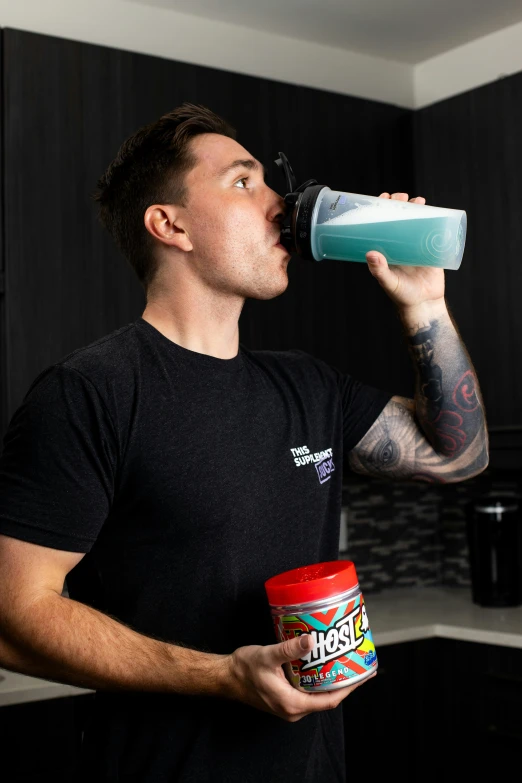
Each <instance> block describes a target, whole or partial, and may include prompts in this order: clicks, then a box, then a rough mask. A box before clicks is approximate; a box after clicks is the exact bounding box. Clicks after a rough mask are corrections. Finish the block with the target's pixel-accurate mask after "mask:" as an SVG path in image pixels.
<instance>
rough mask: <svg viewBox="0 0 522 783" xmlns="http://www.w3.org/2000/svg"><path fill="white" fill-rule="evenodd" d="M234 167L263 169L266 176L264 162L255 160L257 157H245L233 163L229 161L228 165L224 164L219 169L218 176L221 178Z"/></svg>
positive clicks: (254, 169)
mask: <svg viewBox="0 0 522 783" xmlns="http://www.w3.org/2000/svg"><path fill="white" fill-rule="evenodd" d="M234 169H250V171H259V170H261V171H262V172H263V177H266V169H265V167H264V166H263V164H262V163H260V162H259V161H258V160H255V158H244V159H241V160H235V161H233V162H232V163H228V164H227V165H226V166H223V168H222V169H220V170H219V171H218V173H217V178H218V179H221V178H222V177H224V176H225V175H226V174H228V173H229V172H230V171H233V170H234Z"/></svg>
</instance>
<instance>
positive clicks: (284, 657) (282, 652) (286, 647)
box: [273, 633, 314, 665]
mask: <svg viewBox="0 0 522 783" xmlns="http://www.w3.org/2000/svg"><path fill="white" fill-rule="evenodd" d="M313 646H314V640H313V637H312V636H311V634H309V633H302V634H301V635H300V636H295V637H294V638H293V639H285V641H284V642H280V643H279V644H274V645H273V649H274V652H275V657H277V661H275V663H277V665H281V664H282V663H286V662H287V661H296V660H297V659H298V658H304V657H305V656H306V655H308V653H309V652H310V650H311V649H312V647H313Z"/></svg>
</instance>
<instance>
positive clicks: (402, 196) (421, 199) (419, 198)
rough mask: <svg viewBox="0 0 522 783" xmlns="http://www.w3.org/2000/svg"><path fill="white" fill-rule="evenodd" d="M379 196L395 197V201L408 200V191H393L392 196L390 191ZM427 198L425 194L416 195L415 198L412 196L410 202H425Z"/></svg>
mask: <svg viewBox="0 0 522 783" xmlns="http://www.w3.org/2000/svg"><path fill="white" fill-rule="evenodd" d="M379 198H391V199H395V201H408V193H393V194H392V195H391V196H390V194H389V193H381V195H380V196H379ZM425 203H426V199H425V198H424V196H415V198H410V204H425Z"/></svg>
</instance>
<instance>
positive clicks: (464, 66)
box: [414, 23, 522, 109]
mask: <svg viewBox="0 0 522 783" xmlns="http://www.w3.org/2000/svg"><path fill="white" fill-rule="evenodd" d="M520 71H522V23H519V24H514V25H511V26H510V27H506V28H505V29H504V30H500V31H499V32H496V33H491V34H490V35H486V36H484V37H483V38H477V40H476V41H473V42H472V43H469V44H465V45H464V46H459V47H457V48H456V49H452V50H451V51H450V52H446V54H441V55H438V56H437V57H432V58H431V59H430V60H426V61H425V62H423V63H419V64H418V65H416V66H415V74H414V106H415V108H417V109H419V108H421V107H422V106H428V105H429V104H431V103H435V102H436V101H441V100H444V98H449V97H450V96H452V95H458V94H459V93H462V92H466V91H467V90H473V89H474V88H475V87H480V86H481V85H483V84H488V83H489V82H493V81H496V80H497V79H499V78H501V77H503V76H509V75H510V74H514V73H519V72H520Z"/></svg>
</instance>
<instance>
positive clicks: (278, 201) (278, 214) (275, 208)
mask: <svg viewBox="0 0 522 783" xmlns="http://www.w3.org/2000/svg"><path fill="white" fill-rule="evenodd" d="M272 193H273V195H274V197H275V198H274V199H273V204H272V206H271V210H270V213H271V220H272V221H273V222H274V223H282V221H283V220H284V218H285V215H286V204H285V200H284V198H283V197H282V196H280V195H279V193H276V192H275V191H272Z"/></svg>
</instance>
